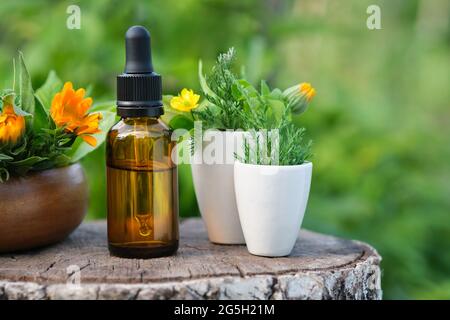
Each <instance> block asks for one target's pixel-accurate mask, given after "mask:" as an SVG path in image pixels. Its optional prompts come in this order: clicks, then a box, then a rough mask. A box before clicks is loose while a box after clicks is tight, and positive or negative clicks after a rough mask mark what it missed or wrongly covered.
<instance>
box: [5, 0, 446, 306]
mask: <svg viewBox="0 0 450 320" xmlns="http://www.w3.org/2000/svg"><path fill="white" fill-rule="evenodd" d="M71 4H77V5H79V6H80V8H81V29H80V30H69V29H67V28H66V19H67V18H68V16H69V15H68V14H67V13H66V9H67V7H68V6H69V5H71ZM370 4H377V5H379V6H380V8H381V19H382V20H381V21H382V22H381V23H382V29H381V30H369V29H368V28H367V27H366V19H367V17H368V14H367V13H366V9H367V7H368V6H369V5H370ZM449 17H450V2H449V1H448V0H435V1H425V0H404V1H402V0H396V1H390V0H385V1H377V0H349V1H338V0H310V1H300V0H298V1H281V0H280V1H277V0H266V1H261V0H241V1H230V0H183V1H177V0H171V1H169V0H165V1H119V0H117V1H104V0H103V1H102V0H96V1H58V2H56V1H50V0H47V1H44V0H34V1H20V0H14V1H9V0H8V1H6V0H4V1H1V3H0V41H1V44H0V75H1V76H0V86H1V87H10V86H11V82H12V63H11V62H12V57H13V56H14V54H15V53H16V50H18V49H20V50H22V51H23V52H24V55H25V58H26V60H27V63H28V65H29V69H30V72H31V74H32V77H33V84H34V86H35V87H37V86H38V85H40V84H42V83H43V81H44V80H45V77H46V74H47V73H48V71H49V70H50V69H55V70H56V71H57V73H58V74H59V75H60V77H61V78H62V79H63V80H71V81H73V82H74V84H75V86H76V87H80V86H82V87H86V86H88V85H89V84H92V85H93V91H92V95H93V97H94V100H95V101H97V102H98V101H102V100H114V99H115V76H116V75H117V74H118V73H120V72H122V70H123V65H124V44H123V36H124V33H125V31H126V29H127V28H128V27H129V26H131V25H133V24H142V25H145V26H146V27H148V28H149V30H150V31H151V33H152V41H153V61H154V65H155V67H156V70H157V71H158V72H159V73H161V74H162V75H163V80H164V91H165V93H166V94H176V93H177V92H178V91H179V90H180V89H181V88H183V87H189V88H193V89H194V90H196V91H198V90H199V85H198V81H197V63H198V59H199V58H201V59H203V60H204V62H205V63H206V66H207V67H209V66H211V65H212V63H213V61H214V59H215V57H216V55H217V54H218V53H220V52H222V51H225V50H226V49H227V48H228V47H230V46H234V47H235V48H236V49H237V52H238V57H239V61H238V62H239V63H240V64H245V65H246V73H247V76H248V78H249V80H251V81H253V82H255V83H258V82H259V79H261V78H264V79H267V80H268V82H269V83H270V84H271V85H272V86H277V87H281V88H286V87H287V86H290V85H292V84H294V83H298V82H301V81H309V82H311V83H312V84H313V85H314V86H315V87H316V89H317V92H318V94H317V96H316V98H315V99H314V101H313V102H312V104H311V107H310V109H309V110H308V112H306V114H304V115H303V116H302V118H301V123H300V124H301V125H303V126H305V127H306V128H307V129H308V134H309V137H311V138H312V139H313V140H314V153H315V156H314V159H313V162H314V174H313V185H312V190H311V196H310V202H309V206H308V209H307V214H306V216H305V221H304V225H303V226H304V227H305V228H309V229H313V230H316V231H320V232H325V233H329V234H334V235H338V236H343V237H348V238H354V239H359V240H362V241H366V242H368V243H370V244H372V245H373V246H374V247H376V248H377V249H378V251H379V252H380V254H381V255H382V256H383V262H382V269H383V275H382V286H383V289H384V297H385V298H401V299H403V298H406V299H414V298H450V250H449V249H450V143H449V142H450V141H449V137H450V108H449V107H450V106H449V101H450V99H449V98H450V97H449V88H450V59H449V58H450V54H449V53H450V29H449V28H450V26H449ZM104 152H105V150H104V147H102V148H100V149H99V150H97V151H95V152H94V153H92V154H91V155H90V156H88V157H87V158H86V159H84V160H83V165H84V166H85V168H86V171H87V174H88V177H89V181H90V190H91V201H90V209H89V214H88V218H89V219H95V218H104V217H105V212H106V211H105V202H106V201H105V168H104ZM180 197H181V199H180V201H181V212H180V214H181V215H182V216H195V215H198V208H197V205H196V200H195V196H194V192H193V187H192V183H191V176H190V170H189V167H186V166H184V167H182V168H181V170H180Z"/></svg>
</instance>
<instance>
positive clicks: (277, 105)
mask: <svg viewBox="0 0 450 320" xmlns="http://www.w3.org/2000/svg"><path fill="white" fill-rule="evenodd" d="M268 102H269V105H270V107H271V109H272V116H273V117H274V118H275V122H276V124H279V123H280V122H281V119H282V117H283V115H284V111H285V109H286V107H285V105H284V103H283V102H282V101H280V100H272V99H271V100H268Z"/></svg>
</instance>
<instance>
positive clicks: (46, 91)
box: [0, 52, 115, 183]
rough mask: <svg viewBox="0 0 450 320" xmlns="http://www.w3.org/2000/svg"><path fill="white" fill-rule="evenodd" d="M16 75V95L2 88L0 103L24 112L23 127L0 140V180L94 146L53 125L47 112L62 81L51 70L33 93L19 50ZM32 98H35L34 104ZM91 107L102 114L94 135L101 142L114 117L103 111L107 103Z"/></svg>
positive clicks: (69, 159) (58, 163)
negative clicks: (16, 137) (6, 139)
mask: <svg viewBox="0 0 450 320" xmlns="http://www.w3.org/2000/svg"><path fill="white" fill-rule="evenodd" d="M14 65H15V64H14ZM14 78H16V76H15V77H14ZM18 78H19V90H18V91H19V96H18V97H16V94H15V92H14V89H6V90H3V91H2V93H1V95H0V98H1V99H0V101H1V105H0V107H2V110H3V108H4V106H5V105H11V106H13V109H14V113H15V114H16V115H19V116H24V117H25V119H26V125H25V127H26V131H25V133H24V134H23V135H22V136H21V137H20V138H19V140H18V141H15V142H11V141H9V142H1V143H0V183H1V182H6V181H7V180H8V179H9V178H10V177H11V176H24V175H26V174H27V173H28V172H30V171H40V170H47V169H51V168H55V167H62V166H66V165H69V164H70V163H74V162H77V161H79V160H80V159H81V158H83V157H84V156H86V155H87V154H88V153H89V152H91V151H93V150H94V149H95V148H94V147H92V146H90V145H88V144H87V143H86V142H84V141H83V140H81V139H80V138H78V139H77V136H76V135H75V134H74V133H72V132H68V131H66V130H65V128H64V127H59V128H58V127H56V125H55V123H54V122H53V120H52V119H51V117H50V116H49V111H50V107H51V101H52V99H53V97H54V95H55V94H56V93H57V92H58V91H60V90H61V87H62V81H61V80H60V79H59V78H58V76H57V75H56V73H55V72H54V71H51V72H50V73H49V75H48V77H47V80H46V81H45V83H44V85H43V86H42V87H40V88H39V89H38V90H37V91H36V94H34V92H33V87H32V83H31V77H30V75H29V73H28V70H27V67H26V65H25V61H24V59H23V54H22V53H21V52H19V75H18ZM14 86H15V85H13V87H14ZM35 98H36V99H37V100H38V102H39V103H38V104H37V105H36V103H35ZM92 109H95V110H96V111H97V112H100V113H101V114H102V116H103V120H102V121H101V122H100V128H101V129H102V132H101V133H98V134H96V135H95V137H96V139H97V142H98V144H101V143H103V141H104V140H105V137H106V132H107V131H108V130H109V128H110V127H111V126H112V125H113V123H114V121H115V113H113V112H110V111H107V110H110V109H111V104H108V105H100V106H96V107H94V108H92ZM105 110H106V111H105Z"/></svg>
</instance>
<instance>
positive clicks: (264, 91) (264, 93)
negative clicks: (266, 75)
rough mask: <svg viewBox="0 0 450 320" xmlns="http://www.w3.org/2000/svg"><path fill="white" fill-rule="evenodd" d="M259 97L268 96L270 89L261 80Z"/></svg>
mask: <svg viewBox="0 0 450 320" xmlns="http://www.w3.org/2000/svg"><path fill="white" fill-rule="evenodd" d="M261 95H262V96H268V95H270V88H269V86H268V85H267V82H266V81H264V80H261Z"/></svg>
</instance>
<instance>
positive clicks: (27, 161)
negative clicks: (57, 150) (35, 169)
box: [11, 156, 47, 167]
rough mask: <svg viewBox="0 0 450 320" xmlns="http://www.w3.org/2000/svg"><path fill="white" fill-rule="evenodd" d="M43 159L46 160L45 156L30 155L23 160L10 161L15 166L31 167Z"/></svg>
mask: <svg viewBox="0 0 450 320" xmlns="http://www.w3.org/2000/svg"><path fill="white" fill-rule="evenodd" d="M44 160H47V158H43V157H38V156H32V157H29V158H26V159H23V160H19V161H14V162H11V164H12V165H13V166H15V167H32V166H33V165H35V164H36V163H38V162H40V161H44Z"/></svg>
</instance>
